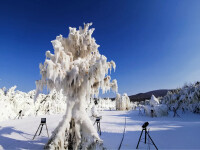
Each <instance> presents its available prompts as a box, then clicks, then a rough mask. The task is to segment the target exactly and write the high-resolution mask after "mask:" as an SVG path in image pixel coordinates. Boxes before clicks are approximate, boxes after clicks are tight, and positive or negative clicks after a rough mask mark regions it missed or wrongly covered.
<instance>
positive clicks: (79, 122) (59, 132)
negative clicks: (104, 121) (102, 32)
mask: <svg viewBox="0 0 200 150" xmlns="http://www.w3.org/2000/svg"><path fill="white" fill-rule="evenodd" d="M91 25H92V23H87V24H84V28H82V27H79V30H77V29H76V28H71V27H69V35H68V37H67V38H64V37H63V36H62V35H59V36H57V37H56V39H55V40H53V41H51V42H52V45H53V48H54V54H53V53H51V52H50V51H47V52H46V59H45V61H44V64H40V74H41V75H42V78H41V80H38V81H36V87H37V89H36V97H35V99H36V98H37V95H38V93H39V91H41V90H42V89H43V87H44V86H46V85H47V88H48V89H50V90H51V89H56V90H57V91H60V90H62V93H63V95H64V96H65V97H66V103H67V105H66V106H67V108H66V114H65V116H64V117H63V120H62V121H61V122H60V124H59V126H58V127H57V128H56V129H55V131H54V134H53V135H52V137H51V139H50V140H49V142H48V143H47V145H46V148H48V149H67V148H69V146H70V142H69V140H70V137H69V136H71V135H72V136H71V137H75V138H74V139H72V147H73V149H78V147H79V146H80V145H81V147H82V148H89V147H90V146H91V145H94V143H95V142H97V143H101V139H100V137H99V135H98V134H97V131H96V130H95V129H94V127H93V125H92V122H91V120H90V118H89V116H88V115H87V112H86V108H87V104H88V102H87V101H90V100H91V98H93V97H94V96H98V94H99V90H100V89H101V90H102V92H103V93H105V92H107V91H110V89H112V90H113V91H117V89H118V87H117V81H116V80H113V81H111V77H110V76H109V75H108V73H109V70H110V72H111V70H112V68H113V69H114V70H115V68H116V65H115V63H114V61H110V62H108V61H107V58H106V57H105V56H104V55H101V54H100V53H99V50H98V47H99V45H97V44H96V41H95V39H94V38H93V37H92V33H93V32H94V28H91V29H89V27H90V26H91ZM70 123H74V124H75V125H74V126H73V127H72V126H70ZM66 133H67V134H66ZM68 134H69V136H68Z"/></svg>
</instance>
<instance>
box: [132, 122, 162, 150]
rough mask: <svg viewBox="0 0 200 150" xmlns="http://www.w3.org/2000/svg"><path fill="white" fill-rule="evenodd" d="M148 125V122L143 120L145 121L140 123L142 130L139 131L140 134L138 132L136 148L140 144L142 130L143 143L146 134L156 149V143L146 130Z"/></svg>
mask: <svg viewBox="0 0 200 150" xmlns="http://www.w3.org/2000/svg"><path fill="white" fill-rule="evenodd" d="M148 125H149V123H148V122H145V123H144V124H143V125H142V132H141V134H140V138H139V140H138V144H137V147H136V149H138V147H139V144H140V141H141V137H142V134H143V132H144V135H145V137H144V140H145V141H144V143H145V144H146V143H147V136H148V138H149V139H150V141H151V143H152V144H153V145H154V147H155V148H156V150H158V148H157V146H156V144H155V143H154V141H153V139H152V138H151V136H150V135H149V131H148V132H147V126H148Z"/></svg>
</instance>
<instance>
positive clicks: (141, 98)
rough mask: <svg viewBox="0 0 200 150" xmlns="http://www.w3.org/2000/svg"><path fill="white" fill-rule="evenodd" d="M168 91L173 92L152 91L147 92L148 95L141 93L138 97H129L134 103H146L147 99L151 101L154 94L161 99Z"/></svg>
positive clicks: (163, 90)
mask: <svg viewBox="0 0 200 150" xmlns="http://www.w3.org/2000/svg"><path fill="white" fill-rule="evenodd" d="M168 91H171V90H166V89H162V90H154V91H150V92H146V93H139V94H136V95H131V96H129V98H130V100H131V101H132V102H135V101H144V100H146V99H150V98H151V95H152V94H153V95H154V96H155V97H161V96H162V97H163V96H165V95H166V94H167V92H168Z"/></svg>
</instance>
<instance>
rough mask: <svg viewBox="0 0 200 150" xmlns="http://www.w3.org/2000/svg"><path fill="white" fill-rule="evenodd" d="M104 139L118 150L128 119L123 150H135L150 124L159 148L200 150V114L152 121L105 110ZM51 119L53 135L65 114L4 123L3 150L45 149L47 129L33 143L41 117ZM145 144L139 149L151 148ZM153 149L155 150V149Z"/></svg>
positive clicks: (0, 138) (133, 113)
mask: <svg viewBox="0 0 200 150" xmlns="http://www.w3.org/2000/svg"><path fill="white" fill-rule="evenodd" d="M100 114H101V115H102V120H101V130H102V135H101V138H102V139H103V141H104V147H106V148H107V149H114V150H116V149H118V147H119V144H120V142H121V139H122V135H123V134H122V133H123V131H124V122H125V117H126V123H127V125H126V133H125V137H124V140H123V143H122V147H121V149H124V150H127V149H135V148H136V145H137V142H138V139H139V136H140V133H141V130H142V128H141V126H142V124H143V123H144V122H146V121H148V122H149V123H150V124H149V126H148V128H150V135H151V137H152V139H153V140H154V142H155V144H156V145H157V147H158V149H190V150H191V149H200V142H199V135H200V115H196V114H192V113H189V112H187V113H186V114H183V115H182V114H181V113H180V112H179V115H180V116H181V118H173V117H172V114H171V113H170V114H169V116H168V117H160V118H150V117H146V116H140V115H138V111H137V110H136V111H102V112H100ZM41 117H46V118H47V126H48V129H49V133H50V134H51V132H52V131H53V130H54V128H55V127H56V126H57V125H58V123H59V121H60V120H61V119H62V115H47V116H39V117H27V118H24V119H19V120H7V121H4V122H0V149H12V150H13V149H42V148H43V146H44V144H45V143H46V142H47V141H48V137H47V133H46V130H45V128H44V129H43V131H42V133H41V136H37V137H36V138H35V140H32V138H33V136H34V134H35V132H36V130H37V128H38V126H39V123H40V118H41ZM147 147H148V145H145V144H143V143H142V142H141V143H140V145H139V149H147ZM151 149H154V148H153V146H151Z"/></svg>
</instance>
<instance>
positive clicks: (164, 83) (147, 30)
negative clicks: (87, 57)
mask: <svg viewBox="0 0 200 150" xmlns="http://www.w3.org/2000/svg"><path fill="white" fill-rule="evenodd" d="M0 19H1V22H0V68H1V69H0V87H3V86H6V87H7V88H9V87H11V86H13V85H17V87H18V90H22V91H25V92H27V91H29V90H32V89H34V88H35V80H38V79H40V73H39V63H40V62H44V59H45V51H46V50H50V51H53V48H52V45H51V42H50V41H51V40H53V39H55V37H56V36H57V35H59V34H62V35H63V36H65V37H67V36H68V33H69V31H68V27H69V26H71V27H79V26H80V25H83V22H86V23H87V22H93V27H94V28H95V32H94V34H93V36H94V37H95V39H96V41H97V43H98V44H99V45H100V48H99V50H100V53H101V54H104V55H105V56H106V57H107V58H108V60H114V61H115V62H116V64H117V68H116V72H115V73H112V75H111V77H112V79H114V78H116V79H117V80H118V85H119V93H124V92H127V93H128V95H131V94H136V93H139V92H146V91H150V90H155V89H170V88H176V87H180V86H182V85H183V84H184V83H186V82H194V81H197V80H200V1H198V0H192V1H190V0H179V1H177V0H166V1H165V0H162V1H160V0H152V1H150V0H146V1H145V0H143V1H141V0H137V1H136V0H118V1H114V0H113V1H112V0H109V1H107V0H101V1H93V0H91V1H86V0H80V1H57V0H35V1H32V0H28V1H27V0H24V1H22V0H19V1H14V0H13V1H9V0H8V1H1V2H0Z"/></svg>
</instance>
